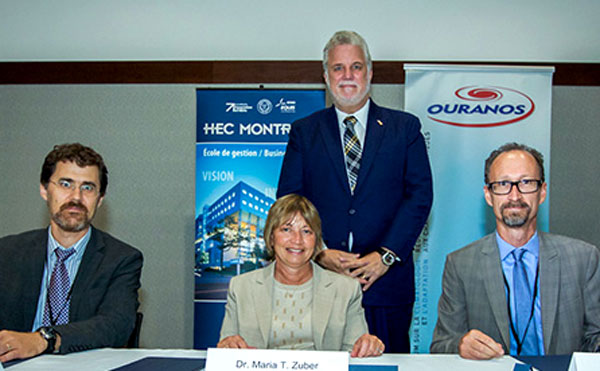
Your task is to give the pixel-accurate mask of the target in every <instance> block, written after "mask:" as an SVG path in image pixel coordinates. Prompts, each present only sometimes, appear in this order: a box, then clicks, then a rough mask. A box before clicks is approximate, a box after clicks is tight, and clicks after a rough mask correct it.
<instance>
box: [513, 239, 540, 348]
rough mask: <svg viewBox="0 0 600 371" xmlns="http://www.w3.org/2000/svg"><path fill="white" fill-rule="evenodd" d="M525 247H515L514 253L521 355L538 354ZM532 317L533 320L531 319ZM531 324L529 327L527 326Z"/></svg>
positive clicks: (516, 313)
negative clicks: (524, 257)
mask: <svg viewBox="0 0 600 371" xmlns="http://www.w3.org/2000/svg"><path fill="white" fill-rule="evenodd" d="M525 251H527V250H525V249H524V248H520V249H514V250H513V252H512V254H513V257H514V259H515V265H514V267H513V285H514V291H515V296H514V300H515V321H516V322H517V323H516V325H517V326H516V330H517V336H518V337H519V340H520V341H521V342H522V348H521V353H520V354H521V355H537V354H538V345H537V334H536V332H535V326H534V324H533V322H534V321H533V316H532V307H533V298H532V294H531V287H530V286H529V280H528V279H527V270H526V269H525V262H524V261H523V254H524V253H525ZM530 318H531V321H530ZM530 322H531V323H530ZM528 325H529V327H527V326H528ZM525 331H527V332H525Z"/></svg>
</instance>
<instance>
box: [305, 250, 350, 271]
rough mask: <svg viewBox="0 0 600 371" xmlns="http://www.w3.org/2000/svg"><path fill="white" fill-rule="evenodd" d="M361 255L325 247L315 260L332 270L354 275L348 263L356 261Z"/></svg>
mask: <svg viewBox="0 0 600 371" xmlns="http://www.w3.org/2000/svg"><path fill="white" fill-rule="evenodd" d="M359 256H360V255H359V254H352V253H349V252H345V251H341V250H337V249H325V250H323V251H321V252H320V253H319V255H317V258H316V259H315V260H316V261H317V263H319V265H320V266H322V267H324V268H326V269H329V270H330V271H334V272H337V273H340V274H344V275H346V276H351V277H352V273H351V272H350V269H349V268H348V267H347V264H349V263H352V262H356V261H357V260H358V257H359Z"/></svg>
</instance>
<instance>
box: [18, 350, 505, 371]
mask: <svg viewBox="0 0 600 371" xmlns="http://www.w3.org/2000/svg"><path fill="white" fill-rule="evenodd" d="M146 357H174V358H177V357H179V358H204V357H206V351H202V350H189V349H112V348H105V349H96V350H89V351H85V352H79V353H71V354H67V355H42V356H39V357H36V358H33V359H29V360H26V361H23V362H20V363H18V364H15V365H12V366H9V367H8V368H7V371H22V370H25V371H29V370H40V371H41V370H43V371H47V370H61V371H69V370H73V371H75V370H77V371H80V370H110V369H114V368H117V367H120V366H124V365H126V364H128V363H131V362H134V361H137V360H140V359H143V358H146ZM515 363H517V361H516V360H515V359H514V358H512V357H509V356H505V357H502V358H500V359H494V360H490V361H470V360H466V359H462V358H460V357H459V356H458V355H455V354H384V355H382V356H381V357H376V358H362V359H359V358H351V360H350V364H353V365H360V364H368V365H398V366H400V370H419V371H429V370H431V371H433V370H436V371H437V370H444V371H451V370H466V371H468V370H481V371H488V370H489V371H495V370H498V371H500V370H512V369H513V367H514V364H515Z"/></svg>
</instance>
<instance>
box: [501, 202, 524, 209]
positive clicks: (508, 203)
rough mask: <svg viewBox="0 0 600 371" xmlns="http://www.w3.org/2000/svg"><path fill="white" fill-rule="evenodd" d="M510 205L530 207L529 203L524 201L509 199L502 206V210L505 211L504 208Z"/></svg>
mask: <svg viewBox="0 0 600 371" xmlns="http://www.w3.org/2000/svg"><path fill="white" fill-rule="evenodd" d="M509 207H522V208H526V209H529V205H527V204H526V203H525V202H523V201H509V202H507V203H505V204H504V205H502V206H501V207H500V211H504V209H506V208H509Z"/></svg>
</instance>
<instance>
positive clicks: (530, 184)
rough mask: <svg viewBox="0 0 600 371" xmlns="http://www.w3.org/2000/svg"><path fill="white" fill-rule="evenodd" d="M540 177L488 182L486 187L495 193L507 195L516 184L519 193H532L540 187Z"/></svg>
mask: <svg viewBox="0 0 600 371" xmlns="http://www.w3.org/2000/svg"><path fill="white" fill-rule="evenodd" d="M542 183H543V182H542V181H541V180H540V179H521V180H517V181H516V182H511V181H510V180H500V181H498V182H491V183H488V185H487V187H488V189H489V190H490V191H491V192H492V193H493V194H495V195H507V194H509V193H510V192H511V191H512V188H513V186H517V189H518V190H519V192H521V193H534V192H537V191H538V190H539V189H540V186H541V185H542Z"/></svg>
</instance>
